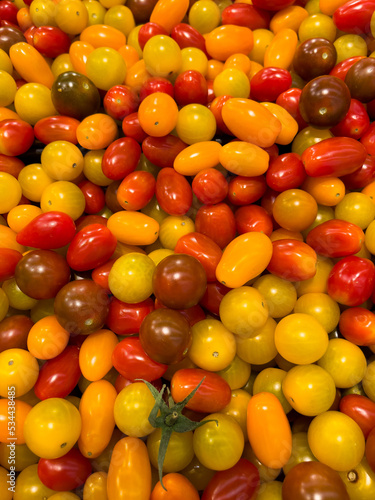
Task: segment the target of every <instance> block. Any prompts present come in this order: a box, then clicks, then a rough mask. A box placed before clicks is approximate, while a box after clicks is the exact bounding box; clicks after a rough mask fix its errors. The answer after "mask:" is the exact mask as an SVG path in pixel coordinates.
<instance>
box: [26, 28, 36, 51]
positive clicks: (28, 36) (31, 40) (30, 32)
mask: <svg viewBox="0 0 375 500" xmlns="http://www.w3.org/2000/svg"><path fill="white" fill-rule="evenodd" d="M36 29H37V26H34V25H32V26H30V27H29V28H27V30H26V31H24V33H23V35H24V37H25V38H26V41H27V43H28V44H29V45H32V46H33V47H34V33H35V30H36Z"/></svg>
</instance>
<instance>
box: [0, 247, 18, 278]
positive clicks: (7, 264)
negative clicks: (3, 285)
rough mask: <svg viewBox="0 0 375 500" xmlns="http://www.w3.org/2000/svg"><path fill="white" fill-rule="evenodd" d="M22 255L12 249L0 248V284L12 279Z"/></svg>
mask: <svg viewBox="0 0 375 500" xmlns="http://www.w3.org/2000/svg"><path fill="white" fill-rule="evenodd" d="M21 258H22V254H21V253H20V252H18V251H17V250H13V249H12V248H0V282H1V281H5V280H7V279H9V278H13V276H14V273H15V270H16V266H17V263H18V262H19V261H20V260H21Z"/></svg>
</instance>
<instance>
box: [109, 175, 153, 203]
mask: <svg viewBox="0 0 375 500" xmlns="http://www.w3.org/2000/svg"><path fill="white" fill-rule="evenodd" d="M155 185H156V180H155V177H154V176H153V175H152V174H151V173H150V172H146V171H143V170H141V171H134V172H130V174H128V175H127V176H126V177H125V179H123V181H122V182H121V184H120V185H119V187H118V190H117V195H116V196H117V201H118V202H119V203H120V205H121V206H122V207H123V208H124V209H125V210H141V209H142V208H144V207H145V206H146V205H147V204H148V203H149V202H150V201H151V200H152V198H153V196H154V194H155Z"/></svg>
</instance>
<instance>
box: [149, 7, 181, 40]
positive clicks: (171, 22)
mask: <svg viewBox="0 0 375 500" xmlns="http://www.w3.org/2000/svg"><path fill="white" fill-rule="evenodd" d="M188 8H189V0H158V2H156V5H155V7H154V9H153V11H152V12H151V16H150V22H151V23H156V24H159V26H162V27H163V28H164V29H165V30H166V31H167V32H168V34H169V33H170V32H171V31H172V29H173V28H174V27H175V26H176V24H178V23H180V22H181V21H182V20H183V18H184V16H185V14H186V12H187V10H188Z"/></svg>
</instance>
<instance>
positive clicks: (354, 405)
mask: <svg viewBox="0 0 375 500" xmlns="http://www.w3.org/2000/svg"><path fill="white" fill-rule="evenodd" d="M340 411H341V412H342V413H345V415H348V417H350V418H352V419H353V420H354V421H355V422H357V424H358V425H359V426H360V428H361V429H362V432H363V435H364V436H365V438H366V439H367V437H368V435H369V434H370V432H371V430H372V429H373V428H374V427H375V402H374V401H371V399H369V398H367V397H365V396H361V395H360V394H347V395H346V396H344V397H343V398H341V400H340Z"/></svg>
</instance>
